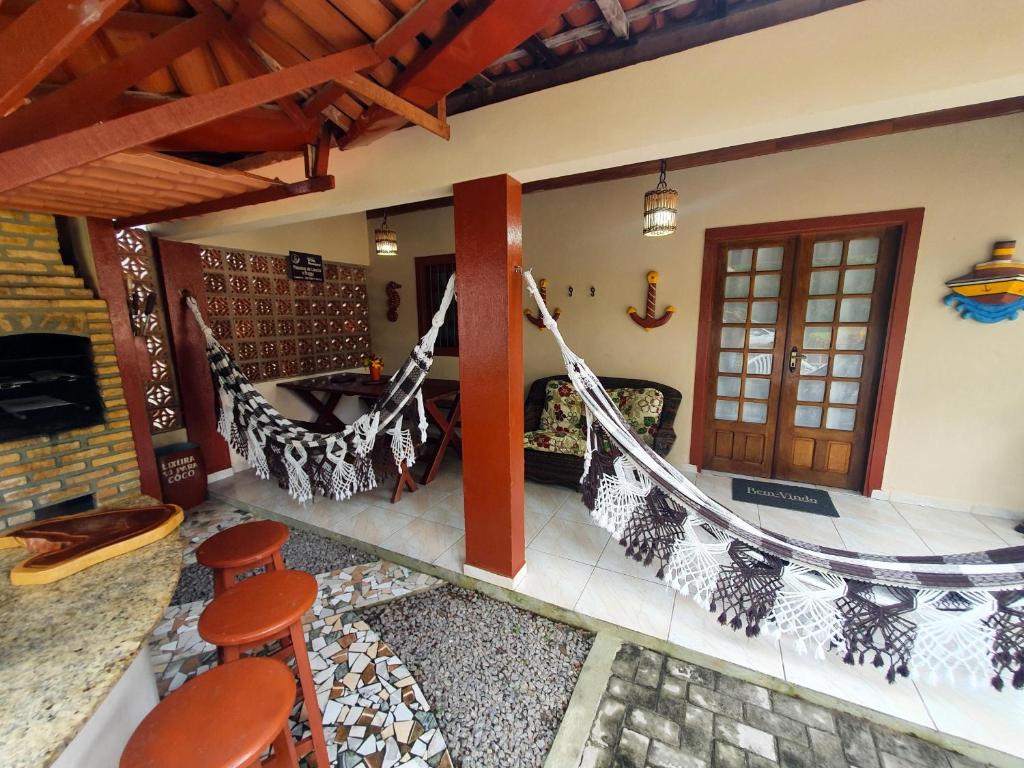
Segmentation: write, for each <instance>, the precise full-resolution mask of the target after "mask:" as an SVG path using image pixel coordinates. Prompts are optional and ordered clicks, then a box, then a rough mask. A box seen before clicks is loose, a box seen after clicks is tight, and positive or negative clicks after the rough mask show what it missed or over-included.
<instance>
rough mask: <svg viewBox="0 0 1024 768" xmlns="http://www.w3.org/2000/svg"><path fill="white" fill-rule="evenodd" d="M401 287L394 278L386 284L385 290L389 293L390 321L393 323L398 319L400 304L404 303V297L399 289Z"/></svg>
mask: <svg viewBox="0 0 1024 768" xmlns="http://www.w3.org/2000/svg"><path fill="white" fill-rule="evenodd" d="M401 287H402V286H401V285H399V284H398V283H396V282H395V281H394V280H392V281H391V282H389V283H388V284H387V285H385V286H384V292H385V293H386V294H387V295H388V322H391V323H394V322H396V321H397V320H398V305H399V304H401V303H402V297H401V296H399V295H398V289H399V288H401Z"/></svg>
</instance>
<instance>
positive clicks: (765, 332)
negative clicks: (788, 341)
mask: <svg viewBox="0 0 1024 768" xmlns="http://www.w3.org/2000/svg"><path fill="white" fill-rule="evenodd" d="M748 346H749V347H750V348H751V349H771V348H772V347H774V346H775V329H774V328H751V329H750V342H749V344H748Z"/></svg>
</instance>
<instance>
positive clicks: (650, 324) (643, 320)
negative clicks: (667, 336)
mask: <svg viewBox="0 0 1024 768" xmlns="http://www.w3.org/2000/svg"><path fill="white" fill-rule="evenodd" d="M657 291H658V273H657V272H654V271H653V270H652V271H651V272H648V273H647V308H646V310H645V311H644V316H643V317H640V313H638V312H637V311H636V307H630V308H629V309H627V310H626V314H627V315H629V316H630V317H631V318H633V322H634V323H636V324H637V325H639V326H640V327H641V328H643V329H644V330H645V331H649V330H651V328H658V327H660V326H662V325H664V324H665V323H667V322H668V321H669V320H671V319H672V314H673V313H674V312H675V311H676V308H675V307H673V306H672V305H671V304H669V305H668V306H667V307H665V314H663V315H662V316H661V317H655V316H654V314H655V312H656V311H657V304H656V295H657Z"/></svg>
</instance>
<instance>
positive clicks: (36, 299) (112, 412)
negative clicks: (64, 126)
mask: <svg viewBox="0 0 1024 768" xmlns="http://www.w3.org/2000/svg"><path fill="white" fill-rule="evenodd" d="M15 333H67V334H73V335H76V336H88V337H89V339H90V341H91V342H92V352H93V362H94V364H95V368H96V376H97V383H98V386H99V390H100V395H101V397H102V399H103V405H104V409H105V423H104V424H98V425H96V426H92V427H85V428H80V429H72V430H69V431H67V432H60V433H57V434H54V435H37V436H35V437H30V438H26V439H23V440H15V441H9V442H0V530H3V529H5V528H8V527H10V526H13V525H19V524H21V523H24V522H28V521H30V520H32V519H34V518H35V516H36V510H39V509H42V508H43V507H47V506H50V505H52V504H56V503H59V502H61V501H65V500H68V499H74V498H77V497H80V496H85V495H89V494H93V495H94V496H95V501H96V504H97V505H98V506H102V505H107V504H110V503H112V502H116V501H117V500H118V499H128V498H132V497H136V496H138V495H139V466H138V461H137V459H136V455H135V445H134V443H133V441H132V433H131V428H130V425H129V421H128V410H127V407H126V404H125V399H124V390H123V389H122V388H121V378H120V373H119V370H118V365H117V358H116V357H115V355H114V344H113V336H112V335H111V327H110V316H109V315H108V313H107V305H106V302H104V301H101V300H99V299H97V298H95V296H94V294H93V292H92V291H91V290H90V289H89V288H87V287H86V286H85V283H84V281H83V280H82V279H81V278H79V277H77V276H76V275H75V272H74V270H73V269H72V268H71V267H69V266H67V265H65V264H63V263H62V261H61V257H60V252H59V247H58V242H57V230H56V226H55V223H54V220H53V217H52V216H46V215H42V214H35V213H24V212H21V211H9V210H3V209H0V336H3V335H9V334H15Z"/></svg>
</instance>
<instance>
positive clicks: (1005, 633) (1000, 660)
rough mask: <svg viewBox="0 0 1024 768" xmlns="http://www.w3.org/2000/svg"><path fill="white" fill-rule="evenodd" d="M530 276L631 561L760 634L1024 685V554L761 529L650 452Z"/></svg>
mask: <svg viewBox="0 0 1024 768" xmlns="http://www.w3.org/2000/svg"><path fill="white" fill-rule="evenodd" d="M523 278H524V280H525V282H526V286H527V288H528V290H529V291H530V293H531V294H532V295H533V297H534V299H535V300H536V302H537V306H538V308H539V309H540V312H541V316H542V317H543V319H544V325H545V327H547V328H548V329H549V330H550V331H551V335H552V338H554V340H555V341H556V342H557V344H558V345H559V347H560V348H561V351H562V357H563V360H564V362H565V367H566V370H567V372H568V374H569V379H570V380H571V381H572V384H573V386H574V388H575V389H576V392H577V393H578V394H579V396H580V397H581V399H582V400H583V404H584V407H585V409H586V421H587V446H588V448H587V454H586V457H585V466H584V471H583V476H582V477H581V479H580V481H581V484H582V489H583V502H584V504H586V506H587V507H588V508H589V509H590V510H591V515H592V516H593V517H594V519H595V520H596V521H597V522H598V523H599V524H600V525H601V526H602V527H603V528H605V529H606V530H608V531H609V532H610V533H611V534H612V536H614V537H615V538H617V539H618V540H619V543H620V544H621V545H623V546H624V547H625V548H626V555H628V556H631V557H633V558H634V559H635V560H638V561H643V562H644V564H646V565H650V566H652V567H655V566H656V567H657V568H658V576H659V578H661V579H663V580H664V581H665V582H667V583H668V584H670V585H671V586H673V587H675V588H676V589H677V590H679V591H680V592H682V593H683V594H684V595H686V594H689V595H692V596H693V599H694V600H696V601H697V602H698V603H699V604H701V605H702V606H704V607H705V608H708V609H709V610H711V611H712V612H713V613H716V614H717V615H718V621H719V622H720V623H721V624H723V625H728V626H730V627H732V628H733V629H736V630H739V629H744V630H745V632H746V634H747V635H748V636H751V637H752V636H755V635H758V634H760V632H761V631H762V630H764V631H766V632H768V633H775V634H785V635H788V636H790V637H792V638H793V639H794V640H795V642H796V645H797V648H798V649H800V650H802V651H813V652H814V653H815V654H816V655H818V656H819V657H824V654H825V653H826V652H828V651H834V652H837V653H839V654H840V655H841V656H842V657H843V659H844V660H845V661H846V662H847V663H849V664H853V663H855V662H859V663H861V664H863V663H864V662H865V661H868V662H870V663H871V664H873V665H874V666H876V667H879V668H884V669H885V672H886V677H887V678H888V680H889V682H893V681H895V679H896V677H897V676H903V677H907V676H910V675H914V676H915V677H919V676H922V677H924V678H925V679H928V680H929V681H935V680H937V679H938V678H939V677H940V676H946V677H948V678H949V679H950V680H953V679H955V677H956V676H958V675H964V676H967V677H969V678H970V679H971V680H972V681H973V682H975V683H978V682H981V681H984V680H985V679H989V680H990V681H991V683H992V685H993V686H994V687H995V688H996V689H999V690H1001V689H1002V688H1003V685H1004V682H1005V681H1004V678H1006V679H1008V681H1009V682H1010V683H1011V684H1012V685H1013V686H1014V687H1015V688H1021V687H1024V547H1007V548H1004V549H997V550H990V551H987V552H973V553H969V554H957V555H936V556H930V557H898V556H889V555H871V554H862V553H859V552H850V551H846V550H842V549H834V548H831V547H823V546H819V545H816V544H811V543H808V542H805V541H799V540H797V539H792V538H789V537H787V536H783V535H781V534H778V533H774V532H772V531H768V530H765V529H763V528H760V527H758V526H756V525H753V524H752V523H749V522H747V521H746V520H744V519H743V518H742V517H740V516H739V515H737V514H735V513H734V512H731V511H730V510H729V509H727V508H726V507H724V506H723V505H721V504H719V503H718V502H717V501H715V500H714V499H712V498H711V497H710V496H708V495H706V494H705V493H703V492H702V491H701V490H700V489H699V488H698V487H697V486H696V485H694V484H693V483H692V482H690V481H689V480H688V479H687V478H686V476H685V475H683V474H682V473H681V472H680V471H679V470H677V469H676V468H675V467H673V466H672V465H671V464H669V463H668V462H667V461H665V460H664V459H663V458H662V457H661V456H659V455H658V454H656V453H655V452H654V451H653V450H651V448H650V447H648V446H647V445H646V444H645V443H644V442H643V441H642V440H640V439H639V438H638V437H637V435H636V434H635V433H634V432H633V430H632V429H631V428H630V426H629V424H628V423H627V422H626V420H625V419H624V418H623V416H622V414H621V413H619V410H618V409H617V408H616V406H615V404H614V403H613V402H612V400H611V398H610V397H609V396H608V393H607V392H606V391H605V390H604V388H603V387H602V386H601V383H600V381H599V380H598V378H597V376H595V375H594V373H593V372H592V371H591V370H590V369H589V368H588V367H587V365H586V364H585V363H584V362H583V359H582V358H580V357H579V356H577V355H576V354H575V353H573V351H572V350H571V349H569V347H568V345H567V344H566V343H565V340H564V339H563V338H562V336H561V334H560V333H559V331H558V324H557V323H556V322H555V320H554V319H553V318H552V317H551V315H550V313H549V312H548V309H547V307H546V306H545V304H544V300H543V298H542V297H541V295H540V291H539V290H538V288H537V285H536V283H535V282H534V280H533V276H532V275H531V274H530V273H529V272H524V274H523Z"/></svg>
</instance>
